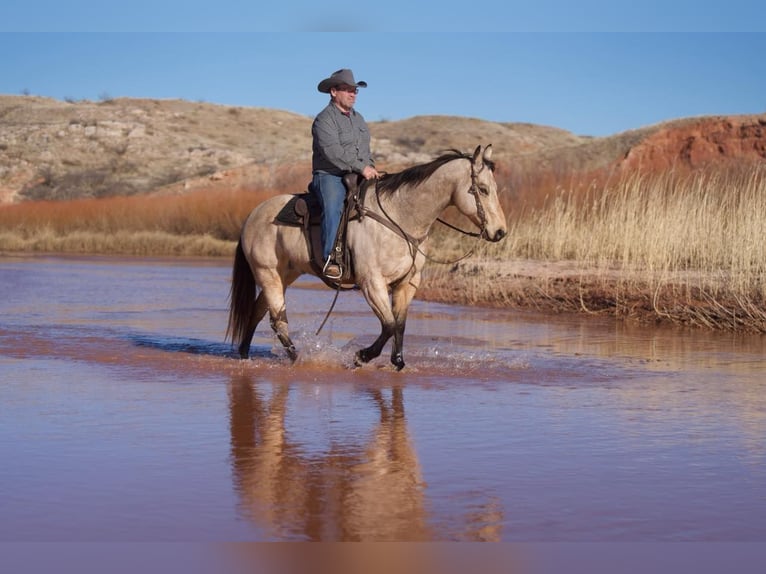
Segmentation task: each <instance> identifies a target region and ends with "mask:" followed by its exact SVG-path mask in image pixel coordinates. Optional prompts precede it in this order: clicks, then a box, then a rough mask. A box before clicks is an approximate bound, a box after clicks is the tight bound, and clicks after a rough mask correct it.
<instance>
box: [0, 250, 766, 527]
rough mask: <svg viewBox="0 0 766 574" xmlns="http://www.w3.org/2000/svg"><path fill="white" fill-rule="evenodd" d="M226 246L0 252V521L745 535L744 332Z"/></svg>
mask: <svg viewBox="0 0 766 574" xmlns="http://www.w3.org/2000/svg"><path fill="white" fill-rule="evenodd" d="M229 266H230V264H229V262H228V261H220V260H213V261H208V260H190V261H186V260H177V259H168V260H161V259H151V260H149V259H146V260H144V259H117V258H84V257H4V258H0V293H2V298H0V408H1V409H2V415H1V416H0V457H1V459H2V461H3V464H2V465H0V491H1V492H2V493H3V494H2V502H1V504H2V510H1V511H0V514H2V520H0V541H241V540H257V541H271V540H391V539H393V540H437V541H440V540H452V541H454V540H502V541H535V542H538V541H574V542H578V541H579V542H582V541H601V542H603V541H630V542H643V541H655V542H656V541H660V542H670V541H763V540H766V439H765V438H764V437H766V392H765V391H766V388H765V386H766V383H765V382H764V381H765V380H766V377H764V375H765V374H766V368H764V362H763V359H764V350H765V345H766V339H765V338H764V337H761V336H744V335H732V334H726V333H710V332H705V331H687V330H680V329H668V328H663V329H658V328H647V327H638V326H629V325H624V324H619V323H618V324H616V323H614V322H613V321H611V320H609V319H606V318H601V317H597V316H582V317H555V316H553V317H552V316H545V315H537V314H532V313H521V312H518V311H501V310H487V309H478V308H466V307H460V306H448V305H442V304H434V303H426V302H422V301H416V302H414V303H413V306H412V308H411V311H410V315H409V321H408V329H407V335H406V338H405V349H404V350H405V360H406V361H407V367H406V368H405V370H404V371H402V372H399V373H397V372H395V371H393V370H392V368H391V367H390V365H389V363H388V357H387V355H388V352H389V347H386V349H385V350H384V356H382V357H381V358H380V359H378V360H376V361H374V362H373V363H372V364H370V365H367V366H365V367H363V368H353V367H352V357H353V354H354V352H355V351H356V350H357V349H358V348H359V347H361V346H365V345H367V344H369V343H370V342H372V340H373V339H374V338H375V336H376V335H377V332H378V323H377V320H376V319H375V318H374V316H373V315H372V313H371V311H370V310H369V308H368V307H367V305H366V303H365V302H364V300H363V299H362V297H361V295H359V294H358V293H356V292H344V293H341V295H340V297H339V301H338V303H337V305H336V308H335V311H334V312H333V314H332V316H331V318H330V319H329V321H328V323H327V325H326V326H325V327H324V329H323V331H322V332H321V333H320V334H319V335H316V334H315V331H316V329H317V328H318V327H319V325H320V324H321V322H322V319H323V318H324V315H325V313H326V311H327V309H328V308H329V306H330V304H331V301H332V292H331V291H330V290H328V289H326V288H325V287H323V286H322V284H321V283H319V282H318V281H317V280H314V279H311V278H306V279H305V280H302V281H300V282H299V283H298V284H296V285H295V286H294V287H293V288H291V289H290V290H288V315H289V318H290V326H291V329H292V333H293V336H294V340H295V342H296V345H297V346H298V348H299V353H300V357H299V359H298V361H297V363H296V364H294V365H292V364H290V363H289V361H288V360H287V358H286V356H285V354H284V352H283V351H282V350H281V348H280V346H279V345H278V344H277V343H276V341H275V339H274V338H273V337H272V334H271V330H270V329H269V327H268V323H267V322H265V323H263V324H262V325H260V326H259V328H258V331H257V333H256V338H255V340H254V347H253V350H252V357H251V359H250V360H248V361H240V360H238V359H235V358H234V357H233V352H232V349H231V348H230V346H229V345H228V344H227V343H225V342H224V341H223V334H224V330H225V324H226V305H227V295H228V286H229V273H230V271H229Z"/></svg>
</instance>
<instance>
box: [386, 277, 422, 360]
mask: <svg viewBox="0 0 766 574" xmlns="http://www.w3.org/2000/svg"><path fill="white" fill-rule="evenodd" d="M418 284H419V276H418V277H417V280H416V279H415V278H413V279H411V280H409V281H402V282H401V283H399V284H398V285H397V286H396V287H394V292H393V297H392V298H393V313H394V332H393V335H394V344H393V345H392V346H391V363H392V364H393V365H394V366H395V367H396V370H397V371H401V370H402V369H403V368H404V355H403V352H404V328H405V326H406V324H407V310H408V309H409V308H410V303H412V299H413V297H414V296H415V291H417V289H418Z"/></svg>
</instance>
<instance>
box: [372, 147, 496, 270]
mask: <svg viewBox="0 0 766 574" xmlns="http://www.w3.org/2000/svg"><path fill="white" fill-rule="evenodd" d="M466 159H468V161H470V162H471V187H470V188H468V194H470V195H473V197H474V200H475V201H476V214H477V215H478V216H479V223H480V225H479V232H478V233H477V232H475V231H466V230H464V229H461V228H459V227H457V226H455V225H452V224H451V223H448V222H447V221H444V220H443V219H442V218H441V217H437V218H436V221H438V222H439V223H441V224H442V225H444V226H446V227H449V228H450V229H453V230H455V231H458V232H460V233H462V234H463V235H467V236H469V237H484V238H486V235H487V214H486V212H485V211H484V206H483V205H482V203H481V200H480V199H479V195H480V194H481V191H480V190H479V184H478V179H479V174H480V173H481V172H482V171H483V170H484V169H486V168H487V166H486V164H483V165H482V167H481V169H479V170H477V169H476V163H475V162H474V159H473V158H472V157H466ZM375 198H376V199H377V202H378V208H379V209H380V211H381V213H382V214H383V215H384V216H385V217H381V216H379V215H377V214H376V213H375V212H371V211H369V210H367V209H364V208H362V211H361V213H363V214H364V215H368V216H371V217H372V218H373V219H375V220H376V221H378V222H379V223H382V224H383V225H385V226H386V227H388V228H389V229H391V230H393V231H395V232H396V233H398V234H399V235H401V236H402V237H403V238H404V240H405V241H406V242H407V244H408V245H409V247H410V254H411V255H412V264H413V266H414V265H415V254H416V253H421V254H422V255H423V256H424V257H425V258H426V259H428V260H429V261H433V262H434V263H441V264H444V265H453V264H455V263H458V262H460V261H462V260H463V259H467V258H468V257H471V256H472V255H473V249H470V250H469V251H468V252H467V253H466V254H465V255H463V256H461V257H458V258H457V259H455V260H452V261H441V260H438V259H435V258H433V257H431V256H429V255H428V254H427V253H425V252H424V251H423V250H422V249H421V248H420V244H421V243H423V242H424V241H425V240H426V239H427V238H428V234H426V235H425V236H424V237H420V238H417V237H413V236H412V235H410V234H409V233H407V232H406V231H405V230H404V229H402V227H401V226H400V225H399V224H398V223H397V222H396V221H394V220H393V218H392V217H391V216H390V215H389V214H388V213H387V212H386V210H385V208H384V207H383V205H382V204H381V202H380V195H379V194H378V190H377V187H376V188H375Z"/></svg>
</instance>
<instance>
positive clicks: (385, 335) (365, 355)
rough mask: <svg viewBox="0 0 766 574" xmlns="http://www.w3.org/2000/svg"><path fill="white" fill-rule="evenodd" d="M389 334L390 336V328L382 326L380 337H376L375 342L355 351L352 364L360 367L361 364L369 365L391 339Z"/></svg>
mask: <svg viewBox="0 0 766 574" xmlns="http://www.w3.org/2000/svg"><path fill="white" fill-rule="evenodd" d="M391 334H392V329H391V327H385V326H384V327H383V329H382V331H381V333H380V335H379V336H378V338H377V339H375V342H374V343H373V344H372V345H370V346H369V347H366V348H364V349H360V350H359V351H357V353H356V357H355V361H354V362H355V363H356V364H357V365H361V364H362V363H369V362H370V361H372V360H373V359H374V358H376V357H379V356H380V352H381V351H382V350H383V347H384V346H385V344H386V343H387V342H388V340H389V339H390V338H391Z"/></svg>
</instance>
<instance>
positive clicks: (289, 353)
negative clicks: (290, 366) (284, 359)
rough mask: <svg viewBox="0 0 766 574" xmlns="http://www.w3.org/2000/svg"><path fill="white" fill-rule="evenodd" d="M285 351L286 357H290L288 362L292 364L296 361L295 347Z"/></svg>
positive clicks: (296, 352)
mask: <svg viewBox="0 0 766 574" xmlns="http://www.w3.org/2000/svg"><path fill="white" fill-rule="evenodd" d="M286 349H287V356H288V357H290V360H291V361H292V362H293V363H294V362H295V361H297V360H298V351H296V350H295V347H292V346H290V347H286Z"/></svg>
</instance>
